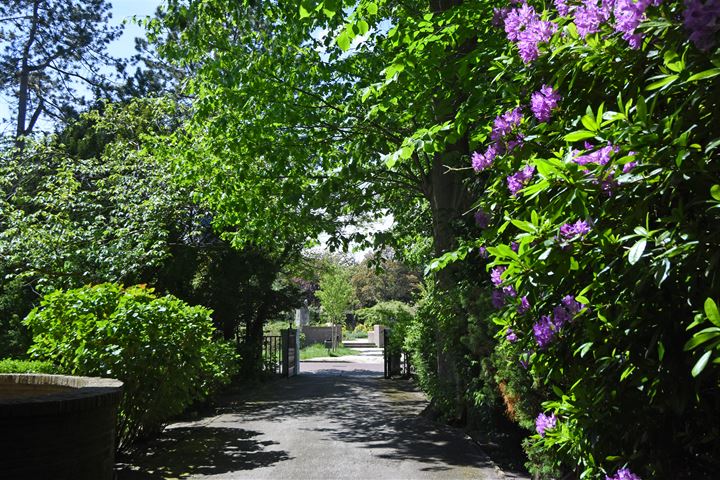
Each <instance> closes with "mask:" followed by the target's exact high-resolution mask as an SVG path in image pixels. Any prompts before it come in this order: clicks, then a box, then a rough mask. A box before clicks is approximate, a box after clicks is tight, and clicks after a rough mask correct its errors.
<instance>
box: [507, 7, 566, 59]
mask: <svg viewBox="0 0 720 480" xmlns="http://www.w3.org/2000/svg"><path fill="white" fill-rule="evenodd" d="M557 28H558V27H557V25H556V24H554V23H552V22H548V21H544V20H540V16H539V15H538V14H537V12H535V9H534V8H533V7H532V6H530V5H528V4H526V3H524V4H522V5H521V6H520V7H518V8H514V9H512V10H510V11H509V12H508V13H507V15H506V16H505V33H507V38H508V40H510V41H511V42H515V43H516V44H517V47H518V51H519V52H520V58H521V59H522V61H523V62H525V63H530V62H532V61H533V60H535V59H536V58H538V56H539V55H540V50H539V48H538V45H539V44H540V43H543V42H547V41H549V40H550V38H551V37H552V36H553V34H554V33H555V32H556V31H557Z"/></svg>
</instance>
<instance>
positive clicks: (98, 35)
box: [0, 0, 122, 138]
mask: <svg viewBox="0 0 720 480" xmlns="http://www.w3.org/2000/svg"><path fill="white" fill-rule="evenodd" d="M109 19H110V3H108V2H106V1H105V0H9V1H5V2H2V4H0V92H3V93H5V94H8V95H10V96H11V97H13V98H14V99H15V100H16V104H15V105H14V112H13V113H14V115H15V122H14V123H15V136H16V138H19V137H22V136H26V135H29V134H31V133H32V132H33V130H34V129H35V127H36V126H37V122H38V120H39V119H40V118H41V117H42V116H43V115H46V116H48V117H50V118H51V119H55V120H65V119H66V118H67V117H68V115H70V114H73V113H74V112H76V110H77V107H78V106H79V105H82V104H83V97H84V96H83V94H82V92H81V90H82V88H89V89H91V90H95V91H103V90H105V89H107V88H108V83H107V81H106V78H105V77H106V75H107V72H106V73H105V74H103V72H102V67H105V66H116V67H119V66H121V64H120V63H119V62H118V61H117V60H115V59H113V58H111V57H110V56H109V55H108V53H107V46H108V44H109V43H110V42H111V41H112V40H114V39H115V38H117V37H118V36H119V35H120V34H121V32H122V27H111V26H110V25H109V24H108V20H109ZM80 85H83V86H82V87H81V86H80Z"/></svg>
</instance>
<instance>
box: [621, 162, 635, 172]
mask: <svg viewBox="0 0 720 480" xmlns="http://www.w3.org/2000/svg"><path fill="white" fill-rule="evenodd" d="M637 164H638V162H636V161H632V162H628V163H626V164H625V165H623V169H622V172H623V173H630V171H631V170H632V169H633V168H635V167H637Z"/></svg>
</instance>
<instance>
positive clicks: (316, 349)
mask: <svg viewBox="0 0 720 480" xmlns="http://www.w3.org/2000/svg"><path fill="white" fill-rule="evenodd" d="M358 353H359V352H358V351H357V350H355V349H352V348H347V347H338V348H337V350H335V351H332V350H328V349H327V348H325V345H323V344H322V343H314V344H312V345H308V346H307V347H305V348H301V349H300V360H308V359H310V358H317V357H344V356H345V355H356V354H358Z"/></svg>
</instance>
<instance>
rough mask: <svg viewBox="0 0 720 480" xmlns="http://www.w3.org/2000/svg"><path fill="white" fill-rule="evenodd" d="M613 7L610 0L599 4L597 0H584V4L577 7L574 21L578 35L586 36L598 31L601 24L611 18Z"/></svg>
mask: <svg viewBox="0 0 720 480" xmlns="http://www.w3.org/2000/svg"><path fill="white" fill-rule="evenodd" d="M613 3H614V2H613ZM611 9H612V5H611V4H610V2H603V3H602V5H600V6H598V4H597V1H596V0H583V2H582V4H581V5H580V6H578V7H577V8H575V17H574V21H575V26H576V27H577V32H578V35H580V37H582V38H585V37H586V36H588V35H590V34H591V33H595V32H598V31H599V30H600V25H601V24H603V23H605V22H607V21H608V19H609V18H610V10H611Z"/></svg>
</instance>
